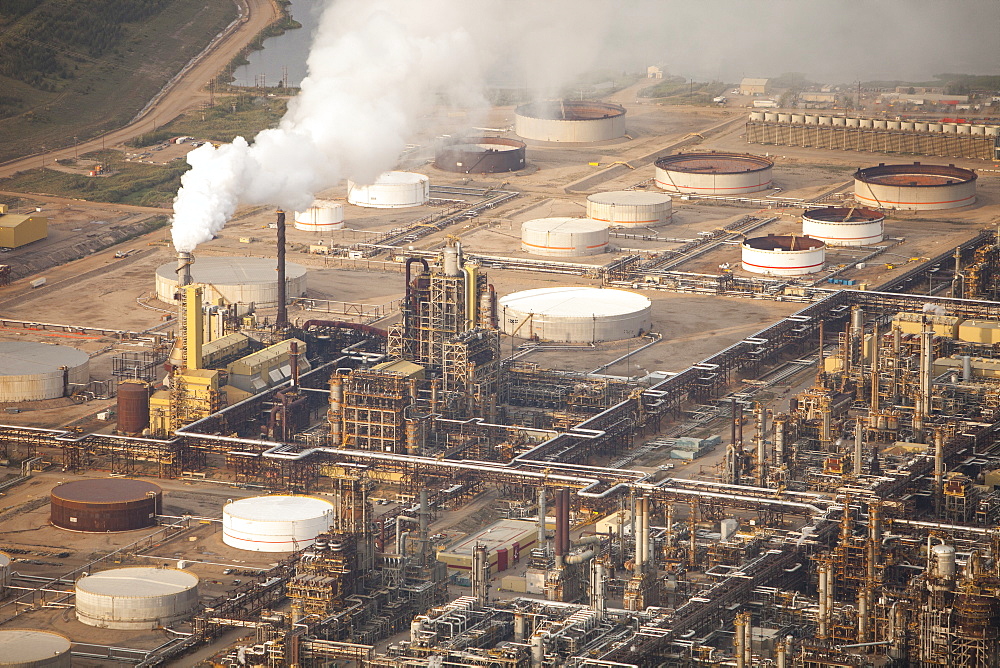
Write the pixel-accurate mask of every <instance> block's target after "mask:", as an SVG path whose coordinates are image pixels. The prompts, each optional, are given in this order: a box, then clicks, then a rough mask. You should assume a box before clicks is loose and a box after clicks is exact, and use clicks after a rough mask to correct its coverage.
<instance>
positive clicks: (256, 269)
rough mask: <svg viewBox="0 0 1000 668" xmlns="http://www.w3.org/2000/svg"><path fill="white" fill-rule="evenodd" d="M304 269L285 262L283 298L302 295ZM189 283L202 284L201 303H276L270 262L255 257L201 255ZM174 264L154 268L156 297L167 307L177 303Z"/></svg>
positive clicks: (175, 268) (303, 291) (276, 285)
mask: <svg viewBox="0 0 1000 668" xmlns="http://www.w3.org/2000/svg"><path fill="white" fill-rule="evenodd" d="M306 274H307V271H306V268H305V266H303V265H301V264H296V263H294V262H286V263H285V292H286V295H287V298H289V299H291V298H295V297H304V296H305V294H306V281H307V278H306ZM191 281H192V282H193V283H197V284H201V285H203V286H204V287H203V291H204V292H203V301H204V302H205V303H208V304H214V303H216V302H217V301H218V300H220V299H222V300H224V301H225V303H227V304H243V305H244V306H249V305H250V304H255V305H257V306H275V305H277V303H278V279H277V274H276V273H275V270H274V260H273V259H267V258H257V257H218V256H210V255H205V256H202V257H199V258H198V260H197V261H196V262H194V263H193V264H192V265H191ZM178 292H179V291H178V281H177V264H176V263H174V262H168V263H166V264H163V265H160V266H159V267H157V269H156V297H157V299H159V300H160V301H161V302H164V303H167V304H177V303H178V301H177V299H176V298H175V295H176V294H178Z"/></svg>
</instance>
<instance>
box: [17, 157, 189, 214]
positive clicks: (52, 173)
mask: <svg viewBox="0 0 1000 668" xmlns="http://www.w3.org/2000/svg"><path fill="white" fill-rule="evenodd" d="M83 157H86V158H89V159H92V160H98V161H99V162H100V163H101V164H103V165H105V167H106V168H107V169H108V170H109V171H111V172H112V174H111V175H110V176H96V177H92V176H85V175H82V174H71V173H68V172H62V171H57V170H53V169H45V168H38V169H30V170H27V171H24V172H18V173H17V174H15V175H14V176H12V177H10V178H6V179H0V190H16V191H19V192H34V193H45V194H48V195H58V196H61V197H78V198H81V199H86V200H90V201H94V202H111V203H115V204H133V205H138V206H163V205H167V204H169V203H170V202H172V201H173V198H174V195H175V194H176V193H177V189H178V188H179V187H180V184H181V174H183V173H184V172H185V171H187V170H188V165H187V164H186V163H183V162H181V161H177V164H174V165H145V164H139V163H131V162H125V161H124V160H123V159H122V154H121V153H119V152H118V151H110V150H108V151H95V152H93V153H88V154H86V155H85V156H83Z"/></svg>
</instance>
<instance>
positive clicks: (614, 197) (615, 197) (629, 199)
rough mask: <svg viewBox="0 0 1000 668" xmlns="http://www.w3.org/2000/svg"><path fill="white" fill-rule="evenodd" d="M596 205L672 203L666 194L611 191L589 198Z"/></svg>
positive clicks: (641, 191)
mask: <svg viewBox="0 0 1000 668" xmlns="http://www.w3.org/2000/svg"><path fill="white" fill-rule="evenodd" d="M587 199H588V200H590V201H591V202H594V203H596V204H625V205H628V204H631V205H636V206H642V205H647V206H648V205H654V204H664V203H666V202H669V201H670V195H667V194H666V193H651V192H646V191H644V190H609V191H607V192H603V193H594V194H593V195H590V196H588V197H587Z"/></svg>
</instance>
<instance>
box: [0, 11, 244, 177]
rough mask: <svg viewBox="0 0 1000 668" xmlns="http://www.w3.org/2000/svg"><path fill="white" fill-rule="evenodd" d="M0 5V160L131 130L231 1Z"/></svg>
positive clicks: (217, 26)
mask: <svg viewBox="0 0 1000 668" xmlns="http://www.w3.org/2000/svg"><path fill="white" fill-rule="evenodd" d="M84 6H85V8H86V9H85V10H81V3H79V2H77V1H75V0H0V161H3V160H8V159H10V158H14V157H17V156H21V155H26V154H31V153H34V152H36V151H39V150H41V148H42V147H45V148H47V149H53V148H59V147H65V146H72V145H73V144H74V142H75V141H76V140H75V139H74V138H75V137H76V138H79V140H81V141H82V140H84V139H86V138H88V137H93V136H95V135H97V134H100V133H101V132H104V131H106V130H109V129H112V128H116V127H119V126H121V125H124V124H125V123H127V122H128V121H129V120H130V119H131V118H132V117H134V116H135V115H136V113H138V111H139V110H140V109H142V108H143V107H144V106H145V104H146V103H147V102H148V101H149V100H150V98H152V97H153V95H155V94H156V92H157V91H158V90H160V88H162V87H163V85H164V84H165V83H166V82H167V81H168V80H169V79H170V78H171V77H172V76H174V75H175V74H176V73H177V72H178V71H179V70H180V69H181V68H182V67H183V66H184V64H185V63H186V62H187V61H189V60H190V59H191V58H192V57H193V56H195V55H196V54H197V53H198V52H199V51H201V50H202V49H203V48H204V47H205V45H207V44H208V43H209V42H210V41H211V39H212V38H213V37H214V36H215V35H216V34H218V33H219V32H220V31H221V30H222V29H223V28H225V26H226V25H228V24H229V23H230V22H231V21H232V20H233V19H234V18H236V16H237V8H236V5H235V3H234V2H233V0H87V2H86V3H85V5H84Z"/></svg>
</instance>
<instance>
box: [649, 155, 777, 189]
mask: <svg viewBox="0 0 1000 668" xmlns="http://www.w3.org/2000/svg"><path fill="white" fill-rule="evenodd" d="M773 166H774V162H772V161H771V160H770V159H769V158H765V157H763V156H759V155H750V154H749V153H715V152H712V153H678V154H677V155H668V156H664V157H662V158H659V159H657V161H656V177H655V183H656V187H657V188H660V189H661V190H665V191H667V192H674V193H695V194H698V195H742V194H744V193H752V192H757V191H759V190H766V189H768V188H770V187H771V168H772V167H773Z"/></svg>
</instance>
